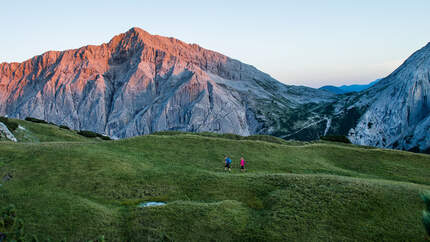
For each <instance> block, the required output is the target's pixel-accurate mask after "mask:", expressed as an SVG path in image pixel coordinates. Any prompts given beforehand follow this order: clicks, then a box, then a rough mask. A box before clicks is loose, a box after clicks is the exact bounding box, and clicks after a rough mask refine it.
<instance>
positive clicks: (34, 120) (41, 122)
mask: <svg viewBox="0 0 430 242" xmlns="http://www.w3.org/2000/svg"><path fill="white" fill-rule="evenodd" d="M25 121H30V122H33V123H38V124H48V122H46V121H45V120H42V119H38V118H33V117H26V118H25Z"/></svg>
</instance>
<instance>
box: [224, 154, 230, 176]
mask: <svg viewBox="0 0 430 242" xmlns="http://www.w3.org/2000/svg"><path fill="white" fill-rule="evenodd" d="M224 162H225V166H224V171H227V168H228V171H229V172H231V159H230V157H228V156H225V157H224Z"/></svg>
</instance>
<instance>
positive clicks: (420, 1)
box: [0, 0, 430, 87]
mask: <svg viewBox="0 0 430 242" xmlns="http://www.w3.org/2000/svg"><path fill="white" fill-rule="evenodd" d="M0 22H1V23H2V27H1V29H0V33H1V35H0V36H1V38H0V53H1V54H0V62H12V61H23V60H26V59H28V58H30V57H32V56H34V55H38V54H41V53H43V52H45V51H48V50H64V49H71V48H77V47H81V46H83V45H88V44H101V43H103V42H108V41H109V40H110V39H111V38H112V37H113V36H114V35H116V34H119V33H122V32H125V31H127V30H128V29H130V28H131V27H133V26H136V27H140V28H143V29H145V30H146V31H148V32H150V33H152V34H159V35H164V36H171V37H175V38H178V39H181V40H183V41H185V42H188V43H197V44H199V45H201V46H202V47H205V48H208V49H212V50H215V51H218V52H221V53H223V54H225V55H228V56H230V57H232V58H235V59H239V60H240V61H242V62H245V63H248V64H252V65H254V66H256V67H257V68H259V69H260V70H262V71H264V72H267V73H268V74H270V75H272V76H273V77H274V78H276V79H278V80H279V81H282V82H284V83H287V84H296V85H307V86H312V87H320V86H322V85H326V84H335V85H340V84H349V83H368V82H370V81H373V80H374V79H377V78H380V77H384V76H386V75H387V74H389V73H391V72H392V71H393V70H394V69H395V68H396V67H397V66H398V65H400V64H401V63H402V62H403V61H404V60H405V59H406V58H407V57H408V56H409V55H411V54H412V53H413V52H414V51H416V50H418V49H419V48H421V47H423V46H424V45H425V44H426V43H428V42H429V41H430V31H429V30H430V1H429V0H411V1H405V0H377V1H376V0H374V1H370V0H360V1H356V0H326V1H322V0H314V1H311V0H302V1H299V0H297V1H293V0H290V1H288V0H283V1H282V0H278V1H277V0H265V1H250V0H248V1H242V0H236V1H226V0H218V1H203V0H200V1H197V0H195V1H194V0H189V1H187V0H182V1H173V0H172V1H168V0H164V1H163V0H159V1H154V0H152V1H131V0H130V1H127V0H122V1H108V0H105V1H91V0H87V1H80V0H74V1H58V0H57V1H50V0H49V1H48V0H47V1H43V0H40V1H7V3H5V1H3V2H2V3H1V4H0Z"/></svg>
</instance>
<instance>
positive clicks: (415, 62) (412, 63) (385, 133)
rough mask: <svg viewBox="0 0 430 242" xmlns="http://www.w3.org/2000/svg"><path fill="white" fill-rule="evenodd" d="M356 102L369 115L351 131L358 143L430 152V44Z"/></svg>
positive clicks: (365, 115) (351, 135) (361, 119)
mask: <svg viewBox="0 0 430 242" xmlns="http://www.w3.org/2000/svg"><path fill="white" fill-rule="evenodd" d="M356 99H357V101H356V102H355V103H354V105H353V106H355V107H364V108H365V110H366V111H365V112H364V114H363V115H362V116H361V118H360V119H359V122H358V124H357V125H356V127H355V128H353V129H351V130H350V131H349V137H350V139H351V140H352V141H353V142H354V143H356V144H363V145H371V146H378V147H389V148H396V149H404V150H413V151H421V152H424V151H427V152H428V151H429V148H430V43H429V44H427V46H425V47H424V48H422V49H421V50H419V51H417V52H415V53H414V54H413V55H412V56H411V57H409V58H408V59H407V60H406V61H405V62H404V63H403V64H402V65H401V66H400V67H399V68H398V69H397V70H395V71H394V72H393V73H392V74H391V75H389V76H388V77H386V78H384V79H383V80H381V81H380V82H379V83H378V84H376V85H375V86H374V87H372V88H370V89H369V90H367V91H365V92H363V93H361V94H360V95H359V96H357V97H356Z"/></svg>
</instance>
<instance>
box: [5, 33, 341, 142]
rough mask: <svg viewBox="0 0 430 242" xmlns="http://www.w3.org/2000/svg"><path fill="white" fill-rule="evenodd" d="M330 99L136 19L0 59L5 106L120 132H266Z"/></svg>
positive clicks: (19, 114)
mask: <svg viewBox="0 0 430 242" xmlns="http://www.w3.org/2000/svg"><path fill="white" fill-rule="evenodd" d="M332 101H334V97H333V95H332V94H330V93H328V92H325V91H320V90H315V89H312V88H306V87H295V86H286V85H284V84H281V83H280V82H278V81H276V80H274V79H273V78H271V77H270V76H269V75H267V74H265V73H262V72H260V71H258V70H257V69H256V68H254V67H252V66H250V65H247V64H243V63H241V62H239V61H237V60H234V59H231V58H228V57H226V56H224V55H221V54H219V53H216V52H213V51H210V50H206V49H203V48H201V47H200V46H198V45H195V44H192V45H190V44H186V43H184V42H182V41H179V40H177V39H174V38H166V37H161V36H155V35H150V34H149V33H147V32H145V31H143V30H141V29H138V28H132V29H131V30H129V31H128V32H126V33H124V34H120V35H118V36H115V37H114V38H113V39H112V40H111V41H110V42H109V43H107V44H102V45H100V46H86V47H82V48H80V49H76V50H67V51H61V52H59V51H50V52H47V53H44V54H42V55H40V56H36V57H34V58H32V59H30V60H27V61H25V62H23V63H3V64H1V65H0V115H6V114H7V115H8V116H9V117H16V118H25V117H27V116H32V117H36V118H39V119H44V120H47V121H49V122H54V123H57V124H63V125H67V126H69V127H71V128H73V129H78V130H83V129H85V130H92V131H96V132H99V133H104V134H107V135H110V136H116V137H130V136H135V135H140V134H148V133H152V132H155V131H160V130H182V131H196V132H199V131H212V132H222V133H236V134H240V135H250V134H255V133H270V132H273V131H275V130H277V129H278V126H279V125H278V126H276V123H277V119H278V118H279V113H283V112H285V110H290V111H291V110H294V109H296V108H298V107H301V106H302V105H306V104H308V103H325V102H332ZM262 110H263V111H262Z"/></svg>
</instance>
